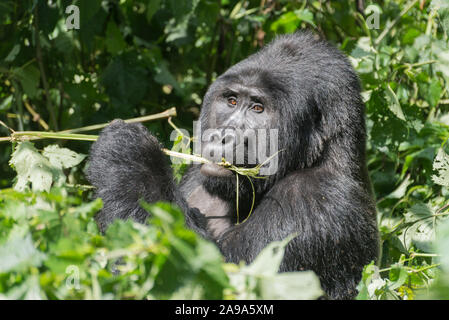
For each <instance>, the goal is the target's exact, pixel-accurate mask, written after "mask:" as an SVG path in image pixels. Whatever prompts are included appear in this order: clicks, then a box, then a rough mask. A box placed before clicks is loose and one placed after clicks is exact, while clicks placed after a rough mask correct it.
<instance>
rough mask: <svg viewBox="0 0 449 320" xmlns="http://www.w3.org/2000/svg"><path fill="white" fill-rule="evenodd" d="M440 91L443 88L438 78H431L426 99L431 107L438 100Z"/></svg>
mask: <svg viewBox="0 0 449 320" xmlns="http://www.w3.org/2000/svg"><path fill="white" fill-rule="evenodd" d="M442 91H443V88H442V86H441V84H440V81H439V80H438V78H434V79H432V82H431V83H430V86H429V91H428V101H429V104H430V106H431V107H435V106H436V105H437V104H438V102H439V101H440V95H441V92H442Z"/></svg>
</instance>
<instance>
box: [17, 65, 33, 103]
mask: <svg viewBox="0 0 449 320" xmlns="http://www.w3.org/2000/svg"><path fill="white" fill-rule="evenodd" d="M12 72H13V74H14V75H15V76H16V77H17V79H18V80H19V81H20V83H21V85H22V89H23V91H24V92H25V93H26V94H27V95H28V96H29V97H30V98H33V97H35V96H36V94H37V88H38V86H39V80H40V71H39V69H38V68H37V67H35V66H34V65H33V64H29V65H27V66H26V67H25V68H16V69H13V70H12Z"/></svg>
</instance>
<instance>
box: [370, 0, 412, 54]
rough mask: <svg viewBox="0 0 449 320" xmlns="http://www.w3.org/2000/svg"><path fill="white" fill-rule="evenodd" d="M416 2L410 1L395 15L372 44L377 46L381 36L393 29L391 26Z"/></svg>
mask: <svg viewBox="0 0 449 320" xmlns="http://www.w3.org/2000/svg"><path fill="white" fill-rule="evenodd" d="M417 2H418V0H413V1H411V2H410V3H409V4H408V5H407V6H406V7H405V8H404V9H403V10H402V11H401V12H400V13H399V15H398V16H397V17H396V19H394V20H393V22H391V23H390V24H389V25H388V26H387V27H386V28H385V29H384V31H382V33H381V34H380V35H379V37H378V38H377V39H376V40H375V41H374V44H375V45H376V46H377V45H378V44H379V43H380V42H381V41H382V40H383V38H385V36H386V35H387V34H388V33H389V32H390V31H391V29H393V27H394V26H395V25H396V24H397V23H398V22H399V20H401V18H402V16H403V15H404V14H406V13H407V12H408V11H409V10H410V9H411V8H413V6H414V5H415V4H416V3H417Z"/></svg>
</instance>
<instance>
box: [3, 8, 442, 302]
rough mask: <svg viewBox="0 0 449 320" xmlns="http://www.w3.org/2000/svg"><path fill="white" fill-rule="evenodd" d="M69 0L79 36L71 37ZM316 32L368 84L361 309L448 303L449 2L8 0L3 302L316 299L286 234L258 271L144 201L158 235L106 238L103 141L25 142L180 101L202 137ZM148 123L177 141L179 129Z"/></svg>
mask: <svg viewBox="0 0 449 320" xmlns="http://www.w3.org/2000/svg"><path fill="white" fill-rule="evenodd" d="M363 2H365V4H364V5H365V6H364V7H365V11H364V10H363V8H360V6H358V5H360V4H362V3H363ZM356 3H357V5H356ZM71 4H75V5H76V6H77V7H78V8H79V12H80V21H79V22H80V25H79V26H80V28H79V29H73V30H68V29H67V25H66V19H67V18H68V17H69V16H70V15H71V14H72V13H73V11H69V12H66V8H67V7H68V6H69V5H71ZM376 17H378V24H379V25H378V28H377V26H375V28H372V26H373V25H372V22H373V21H374V22H376V19H375V18H376ZM373 19H374V20H373ZM365 21H368V22H369V23H368V24H367V23H365ZM302 28H311V29H314V30H315V31H316V32H318V33H320V34H321V35H323V36H324V37H325V38H327V39H329V40H330V41H331V42H333V43H334V44H335V45H336V46H338V47H339V48H340V49H341V50H343V51H344V52H345V53H346V54H347V55H348V56H349V57H350V59H351V62H352V63H353V65H354V67H355V68H356V70H357V72H358V73H359V75H360V77H361V80H362V84H363V97H364V99H365V102H366V111H367V126H368V141H369V143H368V146H367V148H368V165H369V170H370V175H371V178H372V182H373V188H374V191H375V194H376V198H377V207H378V223H379V228H380V232H381V239H382V256H381V259H380V261H379V262H378V263H377V264H374V263H372V264H370V265H368V266H367V267H366V268H365V271H364V273H363V280H362V282H361V283H360V285H359V290H360V294H359V297H358V298H360V299H415V298H435V299H448V298H449V221H447V219H446V217H447V215H448V214H449V211H448V209H449V202H448V199H449V189H448V187H449V155H448V154H447V153H446V152H447V151H448V150H447V147H446V141H447V139H448V138H449V116H448V114H449V113H448V112H449V44H448V36H449V1H447V0H432V1H426V0H407V1H401V0H394V1H393V0H385V1H356V2H353V1H294V0H281V1H270V0H257V1H256V0H249V1H244V0H241V1H236V0H186V1H177V0H136V1H130V0H121V1H118V0H106V1H91V0H79V1H69V0H53V1H51V0H50V1H44V0H26V1H15V0H2V1H1V3H0V120H1V122H0V124H1V126H0V132H1V136H3V137H5V138H0V143H1V144H0V187H1V188H2V189H1V190H0V298H12V299H19V298H28V299H30V298H48V299H73V298H102V299H108V298H112V299H114V298H129V299H131V298H132V299H142V298H155V299H167V298H187V299H190V298H211V299H212V298H216V299H222V298H228V299H232V298H291V299H301V298H316V297H318V296H319V295H320V294H321V290H320V288H319V286H318V283H317V278H316V277H315V276H314V274H313V273H311V272H298V273H288V274H277V273H276V272H277V268H278V266H279V261H280V259H281V258H282V250H275V249H276V248H279V247H282V246H284V245H285V243H286V242H285V241H284V242H282V243H273V244H272V245H271V246H269V247H268V248H267V249H266V250H265V251H263V252H262V253H261V254H260V256H259V258H258V259H257V260H256V261H255V262H254V263H253V264H251V265H249V266H244V265H240V266H236V265H231V264H224V263H223V260H222V257H221V256H220V253H219V252H218V250H217V249H216V247H215V246H214V245H213V244H211V243H209V242H207V241H204V240H202V239H200V238H199V237H197V236H196V235H195V234H194V233H192V232H191V231H189V230H186V229H185V228H184V226H183V218H182V214H181V213H180V211H179V210H178V209H177V208H174V207H171V206H170V205H168V204H163V203H161V204H153V205H148V204H145V203H142V205H143V206H144V207H145V208H146V209H147V210H148V211H149V212H151V214H152V215H151V216H152V217H151V219H150V220H151V221H150V223H149V224H148V225H139V224H135V223H132V222H129V221H128V222H123V221H117V222H116V223H115V224H114V225H112V226H111V227H110V228H109V230H108V231H107V233H106V234H105V235H102V234H100V233H99V232H98V229H97V226H96V225H95V222H94V220H93V216H94V214H95V213H96V212H97V211H98V210H99V209H100V208H101V205H102V204H101V200H99V199H97V200H95V199H93V197H92V188H91V187H90V186H89V185H87V182H86V180H85V178H84V175H83V172H84V170H85V166H86V156H85V155H86V154H87V153H88V150H89V146H90V142H87V141H72V140H68V139H59V140H47V139H45V140H36V141H31V142H21V141H20V139H18V138H17V137H18V136H19V135H17V133H18V131H48V132H49V131H55V132H56V131H61V130H67V129H74V128H79V127H83V126H87V125H91V124H99V123H106V122H108V121H110V120H112V119H114V118H125V119H127V118H134V117H139V116H143V115H149V114H154V113H159V112H161V111H164V110H166V109H168V108H170V107H173V106H175V107H176V109H177V117H176V118H173V122H174V123H175V124H176V127H179V128H185V129H187V130H191V129H192V121H193V120H194V119H196V117H197V115H198V112H199V108H200V105H201V102H202V101H201V98H202V96H203V94H204V92H205V90H206V88H207V86H208V84H210V83H211V82H212V81H213V80H214V79H215V77H216V76H217V75H219V74H220V73H222V72H223V71H224V70H226V69H227V68H228V67H229V66H231V65H233V64H234V63H236V62H238V61H239V60H241V59H242V58H244V57H246V56H247V55H249V54H251V53H252V52H255V51H256V50H257V49H258V48H260V47H261V46H262V45H263V44H265V43H267V42H268V41H269V40H270V39H272V38H273V37H275V36H276V34H281V33H289V32H294V31H295V30H297V29H302ZM145 125H146V126H147V127H148V128H149V129H150V130H151V131H152V132H153V133H155V134H156V135H157V136H158V137H159V138H160V140H161V141H163V142H164V144H165V145H166V146H167V147H169V148H170V147H172V145H173V142H172V141H170V139H169V137H170V132H171V131H172V129H173V128H172V126H171V125H170V123H169V122H168V121H166V120H164V119H162V120H156V121H151V122H146V123H145ZM14 132H15V134H16V135H15V134H14ZM97 132H98V131H97ZM11 133H13V136H14V137H16V138H15V139H10V138H9V136H10V135H11ZM93 134H97V133H96V132H93ZM177 141H178V142H179V141H180V139H178V140H177ZM175 169H176V172H177V176H178V177H179V176H180V175H181V174H182V167H181V166H179V165H177V166H175ZM286 241H288V239H286Z"/></svg>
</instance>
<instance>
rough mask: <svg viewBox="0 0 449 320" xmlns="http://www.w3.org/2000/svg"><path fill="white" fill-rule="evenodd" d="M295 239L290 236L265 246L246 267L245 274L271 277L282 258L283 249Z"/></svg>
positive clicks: (276, 270) (277, 268)
mask: <svg viewBox="0 0 449 320" xmlns="http://www.w3.org/2000/svg"><path fill="white" fill-rule="evenodd" d="M294 237H295V235H291V236H289V237H287V238H286V239H285V240H283V241H273V242H271V243H270V244H269V245H267V246H266V247H265V248H264V249H263V250H262V251H261V252H260V253H259V255H258V256H257V257H256V259H254V261H253V262H252V263H251V264H250V265H249V266H248V267H246V269H245V270H246V272H247V273H249V274H253V275H259V276H272V275H274V274H276V273H277V272H278V270H279V266H280V265H281V262H282V258H283V257H284V249H285V247H286V246H287V244H288V243H289V242H290V241H291V240H292V239H293V238H294Z"/></svg>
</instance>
